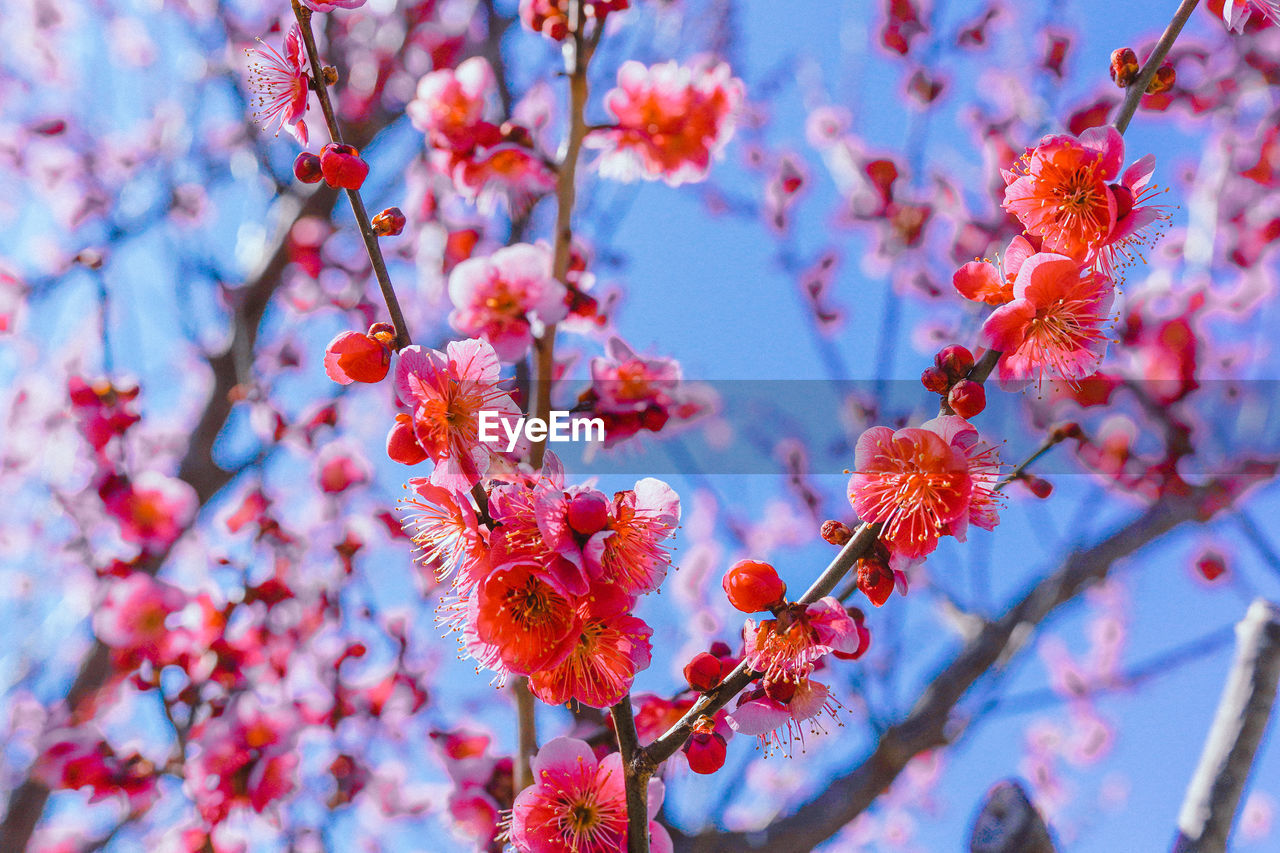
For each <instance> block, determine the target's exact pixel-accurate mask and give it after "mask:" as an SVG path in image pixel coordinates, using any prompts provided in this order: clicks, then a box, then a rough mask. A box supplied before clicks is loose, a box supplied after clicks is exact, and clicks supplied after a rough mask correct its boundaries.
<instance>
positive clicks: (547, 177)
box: [406, 56, 555, 210]
mask: <svg viewBox="0 0 1280 853" xmlns="http://www.w3.org/2000/svg"><path fill="white" fill-rule="evenodd" d="M494 91H495V83H494V77H493V69H492V68H491V67H490V66H489V63H488V61H487V60H485V59H484V58H483V57H478V56H476V57H472V58H470V59H467V60H464V61H463V62H461V63H460V64H459V65H458V67H457V68H442V69H440V70H438V71H432V72H430V73H429V74H426V75H425V76H423V77H422V79H421V80H419V81H418V89H417V96H416V97H415V98H414V99H413V100H412V101H411V102H410V103H409V105H408V107H407V108H406V109H407V111H408V114H409V119H410V121H412V122H413V126H414V127H416V128H417V129H418V130H420V131H422V132H423V133H424V134H425V135H426V139H427V143H428V144H429V145H430V146H431V148H432V162H433V164H434V165H435V167H436V168H437V169H438V170H439V171H440V172H441V173H443V174H445V175H448V176H449V177H450V178H451V179H452V181H453V184H454V187H455V188H456V189H457V190H458V192H459V193H461V194H462V195H463V197H465V198H467V199H470V200H472V201H477V200H478V201H482V202H484V203H485V204H486V205H487V204H488V203H489V200H490V198H491V197H496V196H497V195H502V196H504V197H505V198H507V199H508V201H509V203H510V205H511V207H512V208H513V209H515V210H524V209H526V208H527V206H528V205H529V203H530V202H532V201H533V200H534V199H536V198H537V197H538V196H540V195H542V194H544V193H546V192H548V191H549V190H551V189H552V188H553V187H554V186H555V174H554V172H553V170H552V168H551V167H550V166H549V165H548V160H547V158H546V157H544V156H543V155H542V154H541V153H540V152H539V151H538V150H537V148H536V146H535V145H534V141H533V136H532V134H531V132H530V128H528V127H525V126H523V125H521V124H519V123H516V122H514V121H512V122H507V123H505V124H503V125H502V126H498V125H496V124H494V123H493V122H490V121H487V120H486V119H485V114H486V112H487V101H488V100H489V96H490V94H491V93H493V92H494Z"/></svg>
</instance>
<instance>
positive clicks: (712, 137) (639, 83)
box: [586, 59, 743, 186]
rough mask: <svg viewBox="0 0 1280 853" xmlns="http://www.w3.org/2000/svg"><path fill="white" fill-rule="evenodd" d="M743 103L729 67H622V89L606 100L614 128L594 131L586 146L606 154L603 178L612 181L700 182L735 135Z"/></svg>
mask: <svg viewBox="0 0 1280 853" xmlns="http://www.w3.org/2000/svg"><path fill="white" fill-rule="evenodd" d="M742 101H743V86H742V81H741V80H738V79H737V78H735V77H734V76H733V74H732V72H731V71H730V70H729V66H728V65H726V64H725V63H723V62H715V61H713V60H710V59H702V60H698V61H696V62H695V63H694V64H692V65H687V66H685V65H680V64H679V63H677V62H675V61H671V62H665V63H662V64H661V65H653V66H649V67H645V66H644V65H642V64H641V63H639V62H635V61H629V62H624V63H623V64H622V66H621V67H620V68H619V69H618V86H617V88H616V89H613V90H612V91H610V92H609V93H608V94H607V95H606V96H605V107H606V108H607V109H608V110H609V112H610V114H611V115H612V116H613V117H614V119H615V122H614V124H613V125H612V126H611V127H607V128H604V129H602V130H597V131H595V132H593V133H591V134H590V135H589V136H588V137H587V140H586V141H587V145H589V146H591V147H593V148H600V149H603V153H602V154H601V156H600V173H601V174H602V175H605V176H607V177H612V178H616V179H618V180H622V181H631V180H635V179H636V178H643V179H645V180H658V179H661V180H663V181H665V182H666V183H668V184H669V185H671V186H676V185H679V184H683V183H689V182H693V181H700V180H702V179H703V178H705V177H706V175H707V171H708V170H709V169H710V167H711V158H712V157H713V156H714V155H716V154H718V153H719V152H720V151H721V150H722V149H723V148H724V146H725V145H726V144H728V142H729V139H730V138H731V137H732V136H733V129H734V120H735V118H736V114H737V113H738V111H739V110H740V109H741V107H742Z"/></svg>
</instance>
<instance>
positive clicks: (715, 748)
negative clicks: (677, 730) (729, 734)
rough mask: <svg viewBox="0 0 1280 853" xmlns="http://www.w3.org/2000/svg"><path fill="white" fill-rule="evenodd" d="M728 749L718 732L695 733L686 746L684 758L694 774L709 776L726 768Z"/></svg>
mask: <svg viewBox="0 0 1280 853" xmlns="http://www.w3.org/2000/svg"><path fill="white" fill-rule="evenodd" d="M727 752H728V748H727V747H726V745H725V742H724V738H723V737H721V736H720V735H719V734H718V733H716V732H709V733H708V732H694V733H693V734H692V735H690V736H689V740H688V741H687V742H686V743H685V745H684V757H685V758H687V759H688V760H689V769H690V770H692V771H693V772H694V773H701V774H703V775H708V774H711V773H715V772H716V771H717V770H719V769H720V768H721V767H724V759H725V755H726V753H727Z"/></svg>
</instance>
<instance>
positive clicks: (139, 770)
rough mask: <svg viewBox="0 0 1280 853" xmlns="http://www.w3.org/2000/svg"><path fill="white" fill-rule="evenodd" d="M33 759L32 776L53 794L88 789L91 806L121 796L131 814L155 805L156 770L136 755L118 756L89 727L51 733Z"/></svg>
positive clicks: (140, 756) (144, 759)
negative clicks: (60, 791)
mask: <svg viewBox="0 0 1280 853" xmlns="http://www.w3.org/2000/svg"><path fill="white" fill-rule="evenodd" d="M45 743H46V744H47V745H46V746H45V748H44V750H43V751H42V752H41V753H40V756H39V757H38V758H37V759H36V763H35V768H34V770H35V774H36V776H37V777H38V778H40V779H41V780H42V781H43V782H44V783H45V785H47V786H48V787H49V788H52V789H54V790H69V791H75V790H79V789H81V788H86V787H87V788H89V789H91V790H92V792H93V793H92V795H91V796H90V798H89V802H90V803H96V802H99V801H101V800H104V799H106V798H108V797H112V796H115V795H117V794H123V795H124V796H125V798H126V799H127V801H128V806H129V809H130V810H138V811H142V810H145V809H146V808H148V807H149V806H150V805H151V803H152V802H154V800H155V798H156V795H157V791H156V780H157V778H158V774H157V773H156V767H155V765H154V764H152V763H151V762H150V761H148V760H147V759H146V758H144V757H143V756H142V755H140V754H138V753H136V752H135V753H133V754H131V755H127V756H123V757H122V756H120V755H118V754H117V753H116V751H115V750H114V749H112V748H111V745H110V744H108V743H107V742H106V741H105V740H103V739H102V736H101V735H100V734H99V733H97V732H96V731H94V730H93V729H92V728H91V727H88V726H79V727H77V728H74V729H58V730H54V731H52V732H50V733H49V734H48V735H47V736H46V739H45Z"/></svg>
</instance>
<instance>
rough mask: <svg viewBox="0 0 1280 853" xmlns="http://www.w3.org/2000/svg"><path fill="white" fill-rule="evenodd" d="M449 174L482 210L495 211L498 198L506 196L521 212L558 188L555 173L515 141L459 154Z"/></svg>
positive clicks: (463, 193) (469, 199)
mask: <svg viewBox="0 0 1280 853" xmlns="http://www.w3.org/2000/svg"><path fill="white" fill-rule="evenodd" d="M450 176H451V177H452V178H453V185H454V186H455V187H456V188H457V189H458V192H459V193H460V194H461V195H462V197H463V198H465V199H467V200H468V201H472V202H475V203H476V206H477V207H478V208H479V209H480V210H481V212H485V213H492V212H493V211H494V210H495V209H496V208H497V200H498V199H505V200H506V202H507V207H508V209H509V210H510V211H512V212H513V213H515V214H516V215H519V214H521V213H524V212H525V211H527V210H528V209H529V206H530V205H531V204H532V203H533V202H534V201H536V200H537V198H538V197H539V196H541V195H544V194H546V193H548V192H550V191H551V190H553V189H555V186H556V176H555V173H554V172H552V170H551V168H550V167H549V166H548V165H547V164H546V162H544V161H543V159H542V158H541V157H539V156H538V155H537V154H536V153H534V152H533V151H530V150H529V149H528V148H525V147H524V146H521V145H516V144H514V143H505V144H502V145H496V146H494V147H492V148H487V149H485V150H484V153H483V154H479V153H477V154H474V155H473V156H470V157H465V158H456V162H455V164H454V166H453V168H452V171H451V173H450Z"/></svg>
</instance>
